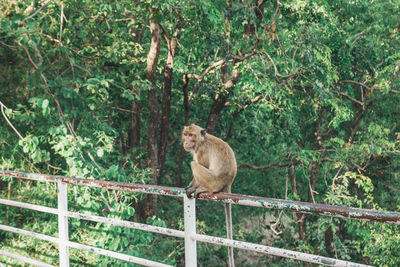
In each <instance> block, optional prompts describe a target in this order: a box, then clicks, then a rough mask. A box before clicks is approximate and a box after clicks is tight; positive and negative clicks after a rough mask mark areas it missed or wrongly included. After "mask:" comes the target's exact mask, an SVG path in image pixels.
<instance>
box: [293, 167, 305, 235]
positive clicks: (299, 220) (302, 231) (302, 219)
mask: <svg viewBox="0 0 400 267" xmlns="http://www.w3.org/2000/svg"><path fill="white" fill-rule="evenodd" d="M289 178H290V185H291V186H292V191H293V193H294V194H295V195H297V196H298V195H299V192H298V191H297V183H296V172H295V169H294V166H293V165H292V166H290V168H289ZM296 220H297V226H298V227H299V237H300V240H305V239H306V233H307V228H306V215H305V214H302V213H300V212H296Z"/></svg>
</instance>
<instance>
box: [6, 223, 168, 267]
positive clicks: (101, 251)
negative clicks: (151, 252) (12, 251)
mask: <svg viewBox="0 0 400 267" xmlns="http://www.w3.org/2000/svg"><path fill="white" fill-rule="evenodd" d="M0 230H3V231H8V232H11V233H16V234H21V235H26V236H30V237H34V238H37V239H41V240H44V241H48V242H51V243H54V244H59V239H58V238H56V237H52V236H48V235H44V234H39V233H36V232H32V231H27V230H23V229H19V228H15V227H12V226H8V225H4V224H0ZM67 245H68V246H69V247H72V248H76V249H82V250H86V251H89V252H93V253H97V254H101V255H104V256H109V257H112V258H116V259H122V260H125V261H128V262H132V263H137V264H141V265H144V266H158V267H172V266H171V265H166V264H162V263H159V262H155V261H151V260H146V259H142V258H138V257H134V256H130V255H126V254H122V253H118V252H114V251H111V250H106V249H102V248H96V247H92V246H87V245H83V244H79V243H75V242H71V241H68V242H67Z"/></svg>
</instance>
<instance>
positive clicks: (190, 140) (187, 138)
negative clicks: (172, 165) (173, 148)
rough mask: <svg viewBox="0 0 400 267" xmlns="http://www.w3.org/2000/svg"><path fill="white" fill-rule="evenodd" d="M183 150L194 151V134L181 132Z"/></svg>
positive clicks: (195, 140)
mask: <svg viewBox="0 0 400 267" xmlns="http://www.w3.org/2000/svg"><path fill="white" fill-rule="evenodd" d="M182 142H183V148H184V149H185V150H186V151H194V150H195V147H196V142H197V137H196V134H195V133H192V132H186V131H185V132H183V134H182Z"/></svg>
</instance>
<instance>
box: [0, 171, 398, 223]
mask: <svg viewBox="0 0 400 267" xmlns="http://www.w3.org/2000/svg"><path fill="white" fill-rule="evenodd" d="M0 175H2V176H9V177H17V178H23V179H28V180H35V181H49V182H57V181H58V180H60V181H62V182H63V183H66V184H72V185H80V186H88V187H97V188H104V189H109V190H119V191H128V192H136V193H147V194H156V195H167V196H177V197H183V196H185V194H186V192H185V189H183V188H179V187H166V186H157V185H143V184H129V183H121V182H110V181H101V180H90V179H79V178H73V177H67V176H55V175H48V174H36V173H25V172H19V171H9V170H0ZM198 199H200V200H213V201H220V202H225V203H231V204H238V205H244V206H252V207H261V208H268V209H277V210H284V211H294V212H301V213H306V214H319V215H323V216H331V217H338V218H349V219H357V220H366V221H374V222H384V223H391V224H400V212H393V211H382V210H370V209H360V208H353V207H344V206H335V205H327V204H316V203H310V202H301V201H292V200H284V199H275V198H265V197H256V196H247V195H239V194H227V193H216V194H210V193H202V194H200V196H199V198H198Z"/></svg>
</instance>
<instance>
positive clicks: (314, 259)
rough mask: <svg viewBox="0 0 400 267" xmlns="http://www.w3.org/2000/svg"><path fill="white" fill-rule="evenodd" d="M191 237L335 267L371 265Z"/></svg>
mask: <svg viewBox="0 0 400 267" xmlns="http://www.w3.org/2000/svg"><path fill="white" fill-rule="evenodd" d="M193 239H195V240H197V241H201V242H207V243H211V244H216V245H222V246H228V247H234V248H240V249H246V250H251V251H256V252H261V253H265V254H269V255H273V256H279V257H285V258H289V259H295V260H301V261H306V262H311V263H316V264H322V265H327V266H336V267H338V266H344V267H350V266H351V267H368V266H371V265H365V264H360V263H354V262H349V261H343V260H338V259H333V258H327V257H323V256H316V255H313V254H308V253H303V252H298V251H293V250H288V249H282V248H276V247H270V246H264V245H259V244H253V243H248V242H244V241H237V240H231V239H226V238H222V237H215V236H207V235H199V234H196V235H194V237H193Z"/></svg>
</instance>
